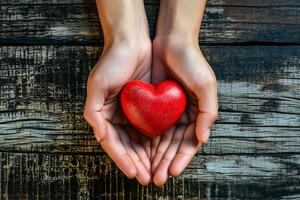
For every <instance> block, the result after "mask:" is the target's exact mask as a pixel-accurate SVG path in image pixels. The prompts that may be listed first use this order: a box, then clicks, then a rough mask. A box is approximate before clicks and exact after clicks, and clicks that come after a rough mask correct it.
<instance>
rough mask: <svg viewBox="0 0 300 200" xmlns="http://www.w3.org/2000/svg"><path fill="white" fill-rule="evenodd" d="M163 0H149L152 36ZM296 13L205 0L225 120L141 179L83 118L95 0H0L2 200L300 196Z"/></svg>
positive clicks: (97, 38)
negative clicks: (171, 174)
mask: <svg viewBox="0 0 300 200" xmlns="http://www.w3.org/2000/svg"><path fill="white" fill-rule="evenodd" d="M159 2H160V0H145V4H146V11H147V17H148V21H149V27H150V32H151V36H152V37H153V36H154V33H155V24H156V20H157V14H158V9H159ZM299 13H300V1H299V0H265V1H261V0H208V1H207V8H206V12H205V16H204V22H203V24H202V28H201V36H200V38H199V39H200V41H201V42H200V43H201V48H202V50H203V52H204V54H205V57H206V58H207V59H208V61H209V63H210V64H211V65H212V67H213V69H214V71H215V73H216V76H217V79H218V93H219V103H220V117H219V120H218V121H217V123H216V125H215V126H214V128H213V130H212V136H211V138H210V140H209V143H208V144H207V145H205V146H203V147H201V149H200V151H199V152H198V153H197V155H196V156H195V157H194V159H193V161H192V162H191V164H190V165H189V166H188V167H187V169H186V170H185V171H184V173H183V174H182V176H180V177H178V178H171V179H169V181H168V182H167V184H166V185H165V186H163V187H155V186H154V185H150V186H148V187H142V186H141V185H139V184H138V183H137V181H135V180H129V179H127V178H126V177H124V175H123V174H122V173H121V172H120V171H119V170H118V169H117V167H116V166H115V165H114V164H113V162H112V161H111V159H110V158H109V157H108V156H107V155H106V154H105V153H104V152H103V150H102V149H101V147H100V146H99V145H98V144H97V143H96V140H95V139H94V136H93V134H92V132H91V130H90V128H89V126H88V125H87V123H86V122H85V121H84V119H83V116H82V110H83V106H84V101H85V97H86V81H87V77H88V74H89V71H90V70H91V68H92V67H93V65H94V64H95V63H96V62H97V60H98V58H99V55H100V53H101V48H102V47H101V46H102V45H103V35H102V31H101V27H100V24H99V19H98V15H97V11H96V7H95V0H0V199H1V200H2V199H3V200H10V199H13V200H17V199H20V200H23V199H26V200H31V199H37V200H43V199H56V200H59V199H72V200H73V199H80V200H87V199H109V200H112V199H124V200H131V199H132V200H133V199H142V200H143V199H149V200H150V199H161V200H164V199H166V200H167V199H213V200H224V199H255V200H258V199H263V200H265V199H278V200H279V199H295V200H298V199H300V176H299V174H300V106H299V105H300V57H299V55H300V34H299V30H300V14H299Z"/></svg>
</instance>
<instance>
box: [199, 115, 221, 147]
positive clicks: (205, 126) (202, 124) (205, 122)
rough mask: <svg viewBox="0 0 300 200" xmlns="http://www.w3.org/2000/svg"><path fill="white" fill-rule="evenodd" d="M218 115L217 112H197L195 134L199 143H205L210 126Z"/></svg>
mask: <svg viewBox="0 0 300 200" xmlns="http://www.w3.org/2000/svg"><path fill="white" fill-rule="evenodd" d="M217 117H218V112H206V113H201V112H200V113H199V114H198V116H197V122H196V136H197V139H198V141H199V142H200V143H201V144H206V143H207V141H208V138H209V136H210V128H211V127H212V125H213V124H214V122H215V121H216V119H217Z"/></svg>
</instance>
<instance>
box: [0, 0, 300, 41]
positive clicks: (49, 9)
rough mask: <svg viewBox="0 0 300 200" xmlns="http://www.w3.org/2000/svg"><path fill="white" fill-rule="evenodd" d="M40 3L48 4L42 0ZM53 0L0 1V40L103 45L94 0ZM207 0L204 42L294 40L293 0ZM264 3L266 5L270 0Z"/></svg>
mask: <svg viewBox="0 0 300 200" xmlns="http://www.w3.org/2000/svg"><path fill="white" fill-rule="evenodd" d="M13 2H19V1H13ZM24 2H32V1H24ZM44 2H48V4H43V3H44ZM50 2H51V3H50ZM56 2H57V1H53V2H52V1H40V3H38V4H23V3H22V1H21V2H19V4H12V5H9V4H2V5H1V7H0V21H1V23H0V44H3V45H5V44H6V45H7V44H8V45H9V44H34V45H39V44H40V45H42V44H54V45H55V44H72V45H74V44H82V45H100V44H103V35H102V31H101V27H100V23H99V19H98V15H97V10H96V6H95V4H94V3H93V4H87V3H84V2H83V1H75V2H77V3H78V4H72V1H62V2H65V3H64V4H61V3H56ZM66 2H69V3H66ZM80 2H82V3H80ZM212 2H215V3H214V4H213V3H211V4H210V5H209V6H207V8H206V12H205V17H204V22H203V24H202V28H201V37H200V40H201V42H202V43H204V44H215V43H222V44H223V43H249V42H251V43H253V42H263V43H268V42H272V43H291V44H299V43H300V39H299V38H300V37H299V29H300V25H299V24H300V15H299V13H300V7H299V6H298V5H299V3H297V2H296V1H287V2H285V4H284V3H281V4H279V3H278V2H279V1H278V2H277V1H276V2H277V4H274V6H268V7H266V5H268V3H264V4H261V3H257V5H256V6H253V5H252V4H254V3H255V2H257V1H246V2H245V3H242V1H237V3H236V4H233V2H235V1H212ZM220 2H223V3H220ZM251 2H252V4H251ZM267 2H269V4H270V1H267ZM283 2H284V1H283ZM158 8H159V5H158V3H157V2H156V1H154V2H151V1H150V2H146V11H147V14H148V21H149V26H150V30H151V31H150V32H151V35H152V37H153V36H154V33H155V25H156V19H157V14H158Z"/></svg>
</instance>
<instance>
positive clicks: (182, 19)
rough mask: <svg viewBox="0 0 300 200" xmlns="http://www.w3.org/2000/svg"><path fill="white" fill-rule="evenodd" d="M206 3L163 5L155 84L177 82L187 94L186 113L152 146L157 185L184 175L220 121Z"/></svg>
mask: <svg viewBox="0 0 300 200" xmlns="http://www.w3.org/2000/svg"><path fill="white" fill-rule="evenodd" d="M205 4H206V1H204V0H189V1H186V0H163V1H161V3H160V11H159V17H158V22H157V32H156V36H155V39H154V41H153V67H152V82H153V83H157V82H161V81H164V80H168V79H175V80H177V81H178V82H180V83H181V84H182V86H183V87H184V89H185V90H186V92H187V96H188V103H187V109H186V112H185V113H184V114H183V116H182V118H181V119H180V121H179V122H178V123H177V124H176V125H175V126H174V127H173V128H172V129H171V130H169V131H168V132H167V133H165V134H164V135H163V136H161V137H157V138H155V139H153V140H152V141H151V155H150V157H151V158H150V159H151V162H152V166H151V171H152V173H153V176H154V177H153V182H154V183H155V184H156V185H158V186H161V185H163V184H164V183H165V182H166V181H167V179H168V177H169V176H170V175H171V176H179V175H180V174H181V172H182V171H183V170H184V169H185V168H186V166H187V165H188V164H189V162H190V161H191V159H192V158H193V156H194V155H195V154H196V152H197V151H198V149H199V148H200V146H201V144H205V143H207V140H208V138H209V135H210V128H211V126H212V125H213V123H214V122H215V120H216V119H217V115H218V101H217V84H216V77H215V75H214V72H213V70H212V69H211V67H210V65H209V64H208V62H207V61H206V59H205V57H204V56H203V54H202V52H201V50H200V48H199V41H198V36H199V30H200V26H201V22H202V18H203V13H204V8H205Z"/></svg>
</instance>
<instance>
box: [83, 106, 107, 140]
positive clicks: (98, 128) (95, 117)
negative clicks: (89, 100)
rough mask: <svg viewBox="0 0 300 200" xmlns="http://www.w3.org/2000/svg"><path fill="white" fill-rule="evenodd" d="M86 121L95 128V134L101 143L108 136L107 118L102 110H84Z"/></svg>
mask: <svg viewBox="0 0 300 200" xmlns="http://www.w3.org/2000/svg"><path fill="white" fill-rule="evenodd" d="M84 117H85V119H86V121H87V122H88V123H89V124H90V126H91V127H92V128H93V131H94V135H95V137H96V139H97V141H98V142H99V143H100V142H102V141H103V140H104V139H105V137H106V127H107V126H106V125H107V124H106V120H105V118H104V117H103V115H102V113H101V112H86V111H85V112H84Z"/></svg>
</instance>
